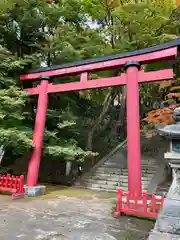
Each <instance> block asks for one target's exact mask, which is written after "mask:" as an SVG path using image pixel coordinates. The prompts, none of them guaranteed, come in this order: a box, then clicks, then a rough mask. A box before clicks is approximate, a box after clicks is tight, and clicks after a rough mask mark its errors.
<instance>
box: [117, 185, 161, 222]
mask: <svg viewBox="0 0 180 240" xmlns="http://www.w3.org/2000/svg"><path fill="white" fill-rule="evenodd" d="M163 203H164V197H163V196H156V195H154V194H152V195H148V194H147V193H146V192H143V193H142V195H141V196H133V195H131V194H130V193H129V192H126V193H123V190H122V189H121V188H118V189H117V209H116V212H115V213H114V216H115V217H118V216H120V215H121V214H122V213H124V214H127V215H136V216H140V217H148V218H157V215H158V212H159V210H160V209H161V208H163Z"/></svg>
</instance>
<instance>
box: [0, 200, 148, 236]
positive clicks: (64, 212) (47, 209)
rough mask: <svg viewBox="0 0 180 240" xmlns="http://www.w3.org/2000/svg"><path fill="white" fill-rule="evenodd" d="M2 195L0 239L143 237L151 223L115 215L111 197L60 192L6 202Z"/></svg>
mask: <svg viewBox="0 0 180 240" xmlns="http://www.w3.org/2000/svg"><path fill="white" fill-rule="evenodd" d="M3 197H4V196H0V239H1V240H15V239H20V240H36V239H39V240H40V239H43V240H67V239H69V240H81V239H82V240H123V239H124V240H136V239H137V240H141V239H146V238H147V235H148V231H149V230H150V229H151V227H152V223H151V222H147V221H143V220H139V219H135V218H129V217H121V218H119V219H115V218H113V217H112V213H111V209H112V206H113V202H112V199H101V198H97V197H95V196H92V197H89V196H88V197H85V196H84V197H65V196H60V197H59V198H55V199H37V200H30V199H28V200H18V201H12V200H10V199H9V200H8V201H6V202H5V200H4V201H3ZM5 199H6V198H5ZM113 201H114V200H113Z"/></svg>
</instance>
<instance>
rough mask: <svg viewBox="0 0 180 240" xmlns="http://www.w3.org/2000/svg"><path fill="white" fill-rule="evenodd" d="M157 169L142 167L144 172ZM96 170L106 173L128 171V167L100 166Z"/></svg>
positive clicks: (154, 171)
mask: <svg viewBox="0 0 180 240" xmlns="http://www.w3.org/2000/svg"><path fill="white" fill-rule="evenodd" d="M156 171H157V169H142V173H147V172H149V173H156ZM95 172H106V173H108V172H109V173H110V172H112V173H128V169H127V168H121V169H118V168H110V167H108V168H106V167H100V168H98V169H96V171H95Z"/></svg>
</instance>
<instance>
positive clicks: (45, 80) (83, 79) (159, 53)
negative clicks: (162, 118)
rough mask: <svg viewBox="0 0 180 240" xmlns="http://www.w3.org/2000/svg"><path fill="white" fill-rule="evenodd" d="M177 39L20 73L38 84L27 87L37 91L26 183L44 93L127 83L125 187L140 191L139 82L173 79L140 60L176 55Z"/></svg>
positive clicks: (38, 138)
mask: <svg viewBox="0 0 180 240" xmlns="http://www.w3.org/2000/svg"><path fill="white" fill-rule="evenodd" d="M178 45H180V39H176V40H174V41H171V42H169V43H165V44H162V45H158V46H153V47H150V48H146V49H141V50H137V51H132V52H127V53H123V54H116V55H112V56H107V57H102V58H95V59H90V60H85V61H79V62H75V63H70V64H64V65H60V66H52V67H47V68H41V69H36V70H31V71H29V72H28V73H27V74H24V75H21V77H20V79H21V80H23V81H25V80H39V79H41V83H40V85H38V86H37V87H33V88H28V89H26V91H27V92H28V93H29V94H30V95H39V98H38V106H37V112H36V119H35V127H34V136H33V143H34V150H33V152H32V155H31V158H30V161H29V167H28V176H27V186H29V187H33V186H36V185H37V181H38V174H39V166H40V160H41V153H42V145H43V135H44V128H45V122H46V112H47V108H48V93H57V92H68V91H75V90H76V91H77V90H85V89H93V88H105V87H113V86H119V85H127V103H126V104H127V147H128V189H129V192H130V193H131V194H132V195H136V196H137V195H140V194H141V192H142V187H141V153H140V119H139V83H145V82H152V81H161V80H162V81H164V80H170V79H173V77H174V73H173V69H164V70H159V71H151V72H144V71H143V70H141V65H142V64H149V63H153V62H156V61H172V60H175V59H176V56H177V52H178ZM122 67H123V68H124V69H125V73H122V74H121V75H120V76H115V77H109V78H101V79H93V80H89V79H88V74H89V73H92V72H97V71H102V70H108V69H117V70H120V69H121V68H122ZM77 75H79V76H80V81H78V82H71V83H62V84H53V83H51V82H50V77H52V76H59V77H62V76H63V77H64V76H77Z"/></svg>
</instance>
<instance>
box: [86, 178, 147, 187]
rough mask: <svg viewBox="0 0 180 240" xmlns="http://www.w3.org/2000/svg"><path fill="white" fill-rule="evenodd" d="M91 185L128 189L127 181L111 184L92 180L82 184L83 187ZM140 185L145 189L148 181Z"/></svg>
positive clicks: (110, 182) (111, 182)
mask: <svg viewBox="0 0 180 240" xmlns="http://www.w3.org/2000/svg"><path fill="white" fill-rule="evenodd" d="M91 184H95V185H98V186H100V187H101V186H108V187H110V188H111V187H128V181H127V182H121V181H119V182H113V181H103V180H98V181H97V180H93V179H88V181H85V182H84V185H86V186H88V185H91ZM142 185H143V186H144V187H145V188H147V187H148V185H149V181H146V182H142Z"/></svg>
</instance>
